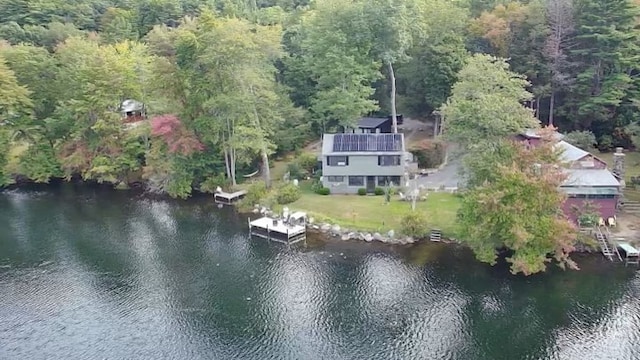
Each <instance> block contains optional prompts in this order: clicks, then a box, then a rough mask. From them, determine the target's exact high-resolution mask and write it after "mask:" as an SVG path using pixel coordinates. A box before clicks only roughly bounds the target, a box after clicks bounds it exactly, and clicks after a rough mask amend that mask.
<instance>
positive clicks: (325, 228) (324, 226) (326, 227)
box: [320, 224, 331, 232]
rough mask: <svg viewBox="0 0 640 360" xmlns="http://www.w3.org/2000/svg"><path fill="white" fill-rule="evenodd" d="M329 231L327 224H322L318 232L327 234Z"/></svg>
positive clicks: (329, 226)
mask: <svg viewBox="0 0 640 360" xmlns="http://www.w3.org/2000/svg"><path fill="white" fill-rule="evenodd" d="M329 230H331V225H329V224H322V225H321V226H320V231H324V232H327V231H329Z"/></svg>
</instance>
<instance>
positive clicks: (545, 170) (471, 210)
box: [458, 137, 577, 275]
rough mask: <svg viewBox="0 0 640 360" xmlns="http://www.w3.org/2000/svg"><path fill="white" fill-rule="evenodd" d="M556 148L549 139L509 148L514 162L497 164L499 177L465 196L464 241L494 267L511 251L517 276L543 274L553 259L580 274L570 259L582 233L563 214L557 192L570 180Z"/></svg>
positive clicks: (461, 216) (461, 212)
mask: <svg viewBox="0 0 640 360" xmlns="http://www.w3.org/2000/svg"><path fill="white" fill-rule="evenodd" d="M552 144H553V141H552V140H551V138H550V137H547V138H546V139H545V143H544V144H543V145H541V146H539V147H535V148H532V149H526V148H525V147H524V145H522V144H518V143H510V144H508V145H505V146H509V147H510V148H509V149H508V150H507V151H508V152H510V153H511V154H512V155H513V156H512V161H511V162H502V163H494V164H492V165H493V166H494V167H495V168H494V172H495V176H491V178H490V179H488V180H487V181H485V182H484V183H483V184H482V185H480V186H477V187H474V188H472V189H471V190H470V191H469V192H468V193H466V194H465V196H464V198H463V201H462V205H461V208H460V210H459V214H458V217H459V220H460V225H461V229H462V230H461V233H462V238H463V239H465V242H466V243H467V244H468V245H469V246H470V247H471V249H472V250H473V251H474V253H475V254H476V257H477V258H478V259H479V260H480V261H483V262H487V263H489V264H492V265H493V264H495V263H496V258H497V257H498V254H499V253H498V251H499V250H500V249H507V250H509V251H510V253H511V255H510V256H509V257H508V258H507V261H508V262H510V263H511V272H512V273H513V274H517V273H523V274H524V275H530V274H534V273H537V272H541V271H544V270H545V269H546V267H547V265H546V264H547V263H548V262H550V261H551V260H555V261H556V262H557V264H558V265H559V266H561V267H563V268H565V267H569V268H573V269H577V266H576V264H575V263H574V262H573V261H572V260H571V259H570V258H569V254H570V253H571V251H573V250H574V247H573V245H574V243H575V240H576V237H577V232H576V229H575V227H574V226H573V225H572V224H571V223H570V222H569V221H568V220H567V219H566V218H565V216H564V215H563V214H562V204H563V202H564V194H563V193H561V192H560V191H559V190H558V187H559V186H560V185H561V184H562V182H563V181H564V180H565V178H566V175H565V173H564V172H563V170H562V167H560V166H557V165H558V164H559V161H558V154H557V153H555V152H554V150H553V146H552ZM554 158H555V162H552V161H553V159H554ZM541 159H544V160H541ZM543 161H544V162H543Z"/></svg>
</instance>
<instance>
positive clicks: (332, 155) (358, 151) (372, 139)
mask: <svg viewBox="0 0 640 360" xmlns="http://www.w3.org/2000/svg"><path fill="white" fill-rule="evenodd" d="M410 156H411V154H410V153H406V152H405V145H404V134H325V135H324V137H323V139H322V185H323V186H324V187H327V188H329V189H331V193H332V194H355V193H357V192H358V189H360V188H365V189H366V190H367V192H368V193H373V192H374V190H375V188H376V187H384V186H386V185H387V183H392V184H393V185H395V186H398V185H402V184H403V183H404V182H405V179H404V177H405V169H406V166H407V165H408V162H409V161H410V159H411V157H410Z"/></svg>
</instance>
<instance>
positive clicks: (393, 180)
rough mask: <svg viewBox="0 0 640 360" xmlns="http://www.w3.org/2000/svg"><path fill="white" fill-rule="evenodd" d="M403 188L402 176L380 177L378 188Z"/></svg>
mask: <svg viewBox="0 0 640 360" xmlns="http://www.w3.org/2000/svg"><path fill="white" fill-rule="evenodd" d="M387 184H388V185H393V186H401V185H402V184H400V176H378V186H387Z"/></svg>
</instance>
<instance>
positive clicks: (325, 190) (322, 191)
mask: <svg viewBox="0 0 640 360" xmlns="http://www.w3.org/2000/svg"><path fill="white" fill-rule="evenodd" d="M315 192H316V194H318V195H329V194H330V193H331V189H329V188H326V187H320V188H318V189H316V190H315Z"/></svg>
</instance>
